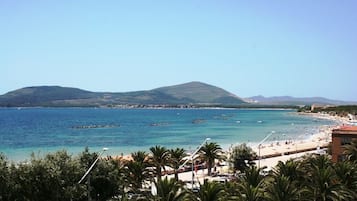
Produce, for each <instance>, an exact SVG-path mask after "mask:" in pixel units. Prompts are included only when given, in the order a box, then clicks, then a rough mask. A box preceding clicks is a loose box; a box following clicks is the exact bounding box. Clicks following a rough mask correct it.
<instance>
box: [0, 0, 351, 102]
mask: <svg viewBox="0 0 357 201" xmlns="http://www.w3.org/2000/svg"><path fill="white" fill-rule="evenodd" d="M356 10H357V1H354V0H335V1H330V0H313V1H312V0H299V1H296V0H295V1H293V0H291V1H290V0H288V1H286V0H279V1H277V0H269V1H263V0H261V1H255V0H253V1H238V0H222V1H218V0H217V1H208V0H204V1H203V0H202V1H198V0H188V1H184V0H180V1H167V0H165V1H146V0H142V1H135V0H130V1H120V0H113V1H110V0H108V1H90V0H68V1H66V0H60V1H50V0H43V1H41V0H37V1H31V0H23V1H20V0H0V94H4V93H6V92H8V91H11V90H14V89H18V88H22V87H25V86H36V85H60V86H69V87H78V88H82V89H86V90H91V91H111V92H125V91H135V90H147V89H153V88H156V87H161V86H169V85H174V84H181V83H185V82H189V81H201V82H206V83H208V84H212V85H216V86H219V87H221V88H224V89H226V90H228V91H230V92H232V93H235V94H236V95H238V96H241V97H248V96H253V95H259V94H261V95H264V96H280V95H290V96H296V97H311V96H323V97H327V98H332V99H340V100H353V101H357V89H356V81H357V65H356V63H357V12H356Z"/></svg>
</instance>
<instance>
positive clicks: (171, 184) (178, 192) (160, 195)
mask: <svg viewBox="0 0 357 201" xmlns="http://www.w3.org/2000/svg"><path fill="white" fill-rule="evenodd" d="M155 185H156V190H157V195H156V196H155V198H154V200H160V201H182V200H184V199H185V198H186V196H187V195H188V193H187V191H185V190H184V189H183V188H182V185H181V183H179V182H178V181H176V180H175V179H170V180H169V179H167V177H165V178H164V179H163V180H161V179H160V180H157V181H156V182H155Z"/></svg>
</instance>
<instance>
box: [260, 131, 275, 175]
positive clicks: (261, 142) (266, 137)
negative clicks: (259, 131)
mask: <svg viewBox="0 0 357 201" xmlns="http://www.w3.org/2000/svg"><path fill="white" fill-rule="evenodd" d="M274 133H275V131H272V132H271V133H269V134H268V135H267V136H265V138H264V139H263V140H262V141H260V142H259V144H258V155H259V156H258V157H259V158H258V169H259V168H260V159H261V156H260V149H261V146H262V144H263V143H264V142H265V141H266V140H267V139H268V138H269V137H270V136H271V135H273V134H274Z"/></svg>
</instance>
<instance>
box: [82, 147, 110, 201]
mask: <svg viewBox="0 0 357 201" xmlns="http://www.w3.org/2000/svg"><path fill="white" fill-rule="evenodd" d="M107 150H108V148H106V147H104V148H103V150H102V152H101V153H100V154H99V155H98V157H97V159H95V161H94V162H93V163H92V165H91V166H90V167H89V168H88V170H87V172H86V173H84V175H83V176H82V178H81V179H80V180H79V181H78V184H80V183H81V182H82V181H83V180H84V179H85V178H86V176H87V175H88V174H89V173H90V171H91V170H92V169H93V167H94V165H95V164H96V163H97V162H98V160H99V158H100V157H101V156H102V155H103V153H104V152H105V151H107ZM87 178H88V200H89V201H91V200H92V199H91V197H90V177H89V176H88V177H87Z"/></svg>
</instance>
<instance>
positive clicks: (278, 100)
mask: <svg viewBox="0 0 357 201" xmlns="http://www.w3.org/2000/svg"><path fill="white" fill-rule="evenodd" d="M244 100H245V101H247V102H249V103H254V104H263V105H312V104H319V105H354V104H357V103H356V102H347V101H340V100H331V99H327V98H322V97H308V98H296V97H291V96H274V97H264V96H253V97H249V98H245V99H244Z"/></svg>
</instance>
